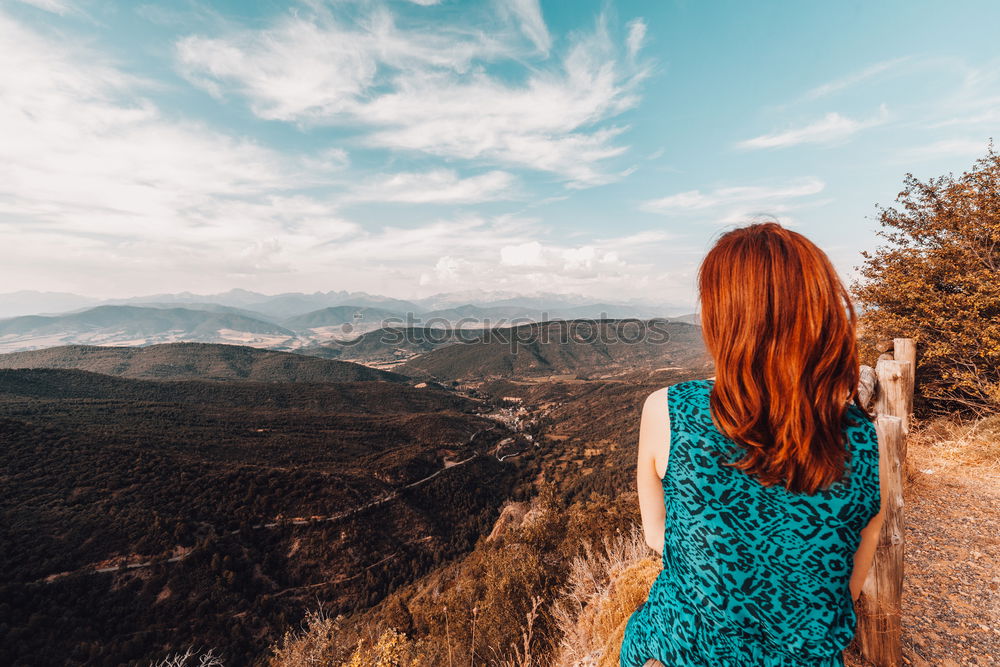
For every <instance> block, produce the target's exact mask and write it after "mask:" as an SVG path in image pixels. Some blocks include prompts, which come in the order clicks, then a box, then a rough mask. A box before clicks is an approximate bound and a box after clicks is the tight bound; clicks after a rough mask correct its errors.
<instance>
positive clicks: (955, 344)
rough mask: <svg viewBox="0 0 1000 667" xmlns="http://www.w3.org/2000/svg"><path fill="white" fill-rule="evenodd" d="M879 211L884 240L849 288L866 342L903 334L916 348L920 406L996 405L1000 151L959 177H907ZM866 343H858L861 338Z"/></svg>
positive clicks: (999, 387) (999, 392)
mask: <svg viewBox="0 0 1000 667" xmlns="http://www.w3.org/2000/svg"><path fill="white" fill-rule="evenodd" d="M904 183H905V187H904V189H903V190H902V192H900V193H899V195H898V197H897V199H896V201H897V202H898V203H899V207H898V208H897V207H891V208H885V209H880V213H879V222H880V223H881V226H882V228H883V229H882V230H880V231H879V232H878V233H879V236H881V237H883V238H884V239H885V240H886V241H887V243H885V244H884V245H882V246H880V247H879V248H878V249H877V250H876V251H875V252H874V253H867V252H866V253H863V256H864V263H863V265H862V266H861V267H859V268H860V271H861V276H862V279H861V280H859V281H857V282H855V283H854V284H853V285H852V289H853V292H854V296H855V297H856V299H857V301H858V304H859V306H860V310H861V331H862V336H863V337H864V338H867V343H868V344H871V342H872V341H874V340H878V339H884V338H893V337H895V336H909V337H912V338H914V339H916V341H917V344H918V354H919V358H918V363H917V385H918V388H919V394H920V397H921V398H922V399H923V400H922V404H923V405H922V407H924V408H927V409H929V410H930V411H932V412H944V411H948V410H953V409H955V408H962V409H965V410H972V411H977V412H989V411H994V412H995V411H996V410H997V409H998V408H1000V155H998V154H997V153H996V151H995V150H994V148H993V144H992V143H991V144H990V146H989V148H988V151H987V155H986V156H985V157H983V158H980V159H979V160H977V161H976V162H975V164H974V166H973V168H972V169H971V170H970V171H967V172H965V173H963V174H962V175H961V176H960V177H957V178H956V177H955V176H953V175H951V174H949V175H947V176H941V177H939V178H931V179H929V180H927V181H920V180H918V179H917V178H915V177H914V176H913V175H912V174H907V175H906V177H905V179H904ZM863 342H865V341H863Z"/></svg>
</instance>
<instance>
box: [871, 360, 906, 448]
mask: <svg viewBox="0 0 1000 667" xmlns="http://www.w3.org/2000/svg"><path fill="white" fill-rule="evenodd" d="M875 374H876V375H877V376H878V388H877V389H876V391H875V414H877V415H889V416H891V417H899V418H900V419H902V420H903V434H904V435H905V434H906V433H909V432H910V409H911V407H912V405H913V397H912V395H908V393H909V392H910V391H912V387H913V364H911V363H910V362H909V361H894V360H893V361H890V360H889V359H882V360H881V361H879V362H878V363H877V364H876V365H875Z"/></svg>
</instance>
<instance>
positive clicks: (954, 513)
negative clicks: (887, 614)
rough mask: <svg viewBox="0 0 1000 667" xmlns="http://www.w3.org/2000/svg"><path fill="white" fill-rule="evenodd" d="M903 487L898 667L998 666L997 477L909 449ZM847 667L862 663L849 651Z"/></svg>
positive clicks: (995, 472) (922, 448)
mask: <svg viewBox="0 0 1000 667" xmlns="http://www.w3.org/2000/svg"><path fill="white" fill-rule="evenodd" d="M907 469H908V470H907V482H906V484H905V486H904V492H903V497H904V502H905V506H904V510H903V511H904V515H903V520H904V526H905V531H906V532H905V536H904V539H905V570H904V579H903V603H902V613H903V619H902V620H903V664H904V665H907V666H912V667H966V666H969V667H987V666H990V667H992V666H997V665H1000V469H997V468H996V467H992V468H991V467H988V466H984V465H969V464H961V463H955V462H953V461H949V460H948V459H946V458H944V457H942V456H941V454H940V452H937V451H935V448H934V447H933V446H932V445H929V444H925V443H921V442H919V441H911V443H910V445H909V451H908V453H907ZM845 657H846V663H847V665H848V667H863V666H867V665H869V664H870V663H868V661H866V660H864V659H862V658H860V657H859V656H858V655H857V654H856V653H855V652H854V651H853V649H849V650H848V651H847V652H846V653H845Z"/></svg>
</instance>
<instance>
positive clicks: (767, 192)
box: [640, 178, 826, 214]
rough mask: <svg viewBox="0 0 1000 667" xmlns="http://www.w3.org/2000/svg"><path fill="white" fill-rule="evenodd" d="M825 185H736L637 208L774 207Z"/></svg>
mask: <svg viewBox="0 0 1000 667" xmlns="http://www.w3.org/2000/svg"><path fill="white" fill-rule="evenodd" d="M825 187H826V184H825V183H823V181H821V180H819V179H817V178H806V179H800V180H797V181H794V182H792V183H788V184H786V185H782V186H777V187H765V186H736V187H727V188H717V189H715V190H712V191H711V192H708V193H703V192H702V191H701V190H688V191H687V192H679V193H677V194H675V195H670V196H669V197H663V198H660V199H653V200H650V201H647V202H644V203H643V204H642V205H641V206H640V208H641V209H642V210H644V211H650V212H652V213H664V214H666V213H682V212H689V211H700V210H706V209H714V208H720V207H724V206H738V207H740V210H745V209H748V208H753V207H755V206H766V205H769V206H772V207H773V206H775V205H776V204H777V203H780V202H781V201H783V200H786V199H796V198H800V197H808V196H810V195H815V194H818V193H820V192H822V191H823V189H824V188H825Z"/></svg>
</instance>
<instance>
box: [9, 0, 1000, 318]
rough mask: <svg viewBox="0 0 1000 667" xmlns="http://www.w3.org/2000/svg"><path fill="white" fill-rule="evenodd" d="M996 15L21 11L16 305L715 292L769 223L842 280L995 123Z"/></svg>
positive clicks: (641, 297)
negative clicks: (60, 296)
mask: <svg viewBox="0 0 1000 667" xmlns="http://www.w3.org/2000/svg"><path fill="white" fill-rule="evenodd" d="M998 23H1000V4H998V3H995V2H992V1H990V0H983V1H982V2H975V1H960V2H956V3H950V4H944V3H940V2H933V3H932V2H923V1H919V0H907V1H905V2H903V1H882V2H877V3H873V2H861V1H856V2H836V3H816V2H808V3H804V2H797V1H794V0H788V1H772V2H766V3H748V2H738V1H732V2H722V1H717V2H693V1H689V0H676V1H662V2H642V1H637V0H631V1H626V0H619V1H613V0H605V1H601V2H592V1H590V0H573V1H572V2H570V1H568V0H561V1H558V2H557V1H546V0H542V2H538V0H477V1H468V2H466V1H464V0H302V1H300V2H278V1H276V0H275V1H267V2H265V1H258V2H251V1H249V0H244V1H229V2H221V1H218V2H194V1H190V0H173V1H171V2H160V3H156V2H152V3H142V2H108V1H99V0H0V45H2V58H0V279H2V284H3V287H0V291H4V292H12V291H17V290H42V291H59V292H73V293H77V294H83V295H87V296H94V297H101V298H114V297H128V296H137V295H143V294H154V293H162V292H180V291H192V292H195V293H200V294H208V293H214V292H222V291H226V290H229V289H232V288H243V289H249V290H254V291H258V292H264V293H267V294H275V293H280V292H288V291H300V292H307V293H312V292H316V291H328V290H350V291H366V292H370V293H376V294H385V295H389V296H393V297H397V298H420V297H425V296H428V295H432V294H436V293H440V292H456V291H466V290H483V291H486V292H505V293H520V294H536V293H540V292H547V293H565V294H577V295H584V296H586V297H589V298H593V299H594V300H595V301H596V300H604V301H613V302H618V303H622V302H628V301H634V302H642V303H648V304H665V305H671V306H674V307H684V306H686V305H690V304H694V301H695V298H696V297H695V277H696V274H697V268H698V264H699V262H700V261H701V258H702V257H703V256H704V254H705V252H706V251H707V250H708V249H709V248H710V247H711V244H712V243H713V241H714V240H715V239H716V238H717V237H718V236H719V234H721V233H722V232H724V231H725V230H728V229H732V228H733V227H735V226H739V225H742V224H748V223H751V222H754V221H758V220H761V219H776V220H778V221H779V222H781V223H782V224H784V225H787V226H789V227H791V228H793V229H795V230H796V231H799V232H801V233H803V234H805V235H806V236H808V237H809V238H811V239H812V240H813V241H815V242H816V243H817V244H818V245H819V246H820V247H822V248H823V249H824V250H825V251H826V252H827V253H828V254H829V256H830V257H831V259H832V260H833V261H834V263H835V265H836V266H837V268H838V270H839V271H840V272H841V275H842V276H843V278H844V280H845V281H850V280H851V279H852V277H853V275H854V273H855V267H856V266H858V265H859V264H860V263H861V255H860V252H861V251H863V250H866V249H868V250H870V249H872V248H874V247H875V246H876V245H877V244H878V243H879V238H878V237H877V236H876V233H875V232H876V230H877V229H878V228H879V225H878V222H877V212H878V209H877V206H878V205H882V206H889V205H892V204H893V202H894V200H895V198H896V196H897V194H898V192H899V191H900V190H901V189H902V185H903V177H904V175H905V174H906V173H913V174H914V175H915V176H917V177H918V178H922V179H925V178H929V177H935V176H940V175H943V174H946V173H949V172H953V173H956V174H958V173H960V172H962V171H964V170H966V169H969V168H970V167H971V166H972V164H973V162H974V160H975V159H976V158H978V157H981V156H983V155H985V154H986V150H987V145H988V141H989V139H990V138H991V137H997V138H1000V137H998V135H1000V132H998V131H997V129H998V128H1000V50H997V49H996V48H995V43H996V40H995V26H996V25H998Z"/></svg>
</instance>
